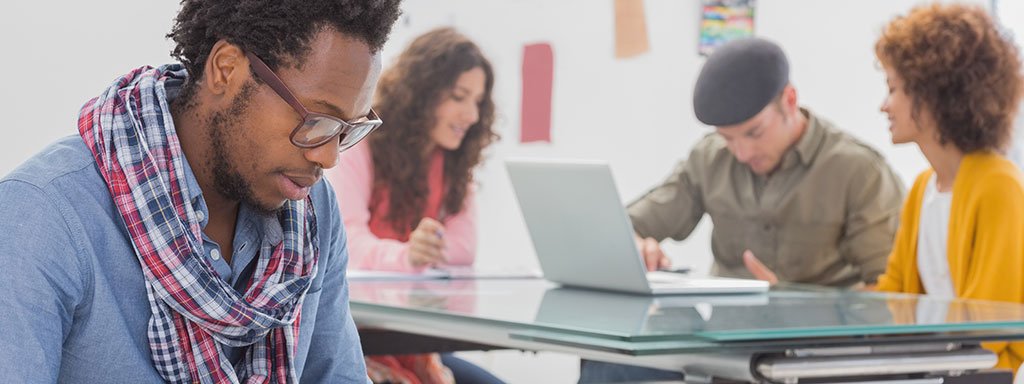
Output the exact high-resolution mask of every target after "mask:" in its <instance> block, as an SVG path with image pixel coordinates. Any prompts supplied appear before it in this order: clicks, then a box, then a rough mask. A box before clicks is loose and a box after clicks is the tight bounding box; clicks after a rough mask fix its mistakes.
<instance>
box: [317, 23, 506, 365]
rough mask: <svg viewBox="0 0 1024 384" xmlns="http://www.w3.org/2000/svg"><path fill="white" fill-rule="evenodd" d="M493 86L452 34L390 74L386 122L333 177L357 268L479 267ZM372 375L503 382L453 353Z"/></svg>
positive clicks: (375, 361) (383, 82) (469, 47)
mask: <svg viewBox="0 0 1024 384" xmlns="http://www.w3.org/2000/svg"><path fill="white" fill-rule="evenodd" d="M493 87H494V72H493V70H492V68H491V64H490V62H489V61H488V60H487V58H486V57H484V55H483V53H481V51H480V49H479V47H477V45H476V44H474V43H473V42H472V41H470V40H469V39H468V38H466V37H465V36H463V35H462V34H460V33H458V32H456V31H455V30H453V29H451V28H440V29H435V30H433V31H430V32H427V33H426V34H424V35H421V36H419V37H417V38H416V39H415V40H414V41H413V42H412V44H411V45H409V47H408V48H407V49H406V50H405V51H403V52H402V53H401V54H400V55H399V56H398V58H397V61H396V62H395V63H394V65H392V66H391V67H390V68H388V69H387V70H386V71H384V73H383V74H382V75H381V79H380V82H379V83H378V86H377V98H376V100H375V101H374V103H373V109H374V110H376V111H377V112H378V113H379V114H380V115H381V116H382V119H383V120H384V124H383V125H382V126H381V127H380V128H379V129H377V131H375V132H374V133H373V134H372V135H370V136H369V137H368V138H367V139H366V141H364V142H363V143H361V144H358V145H356V146H355V147H353V148H351V149H349V150H348V151H346V152H344V153H343V154H342V155H341V158H340V161H339V163H338V166H337V167H336V168H334V170H332V171H329V172H328V175H327V178H328V179H330V180H331V181H332V184H333V185H334V186H335V188H337V192H338V204H339V206H340V209H341V213H342V216H343V218H344V222H345V230H346V231H347V234H348V249H349V268H350V269H359V270H378V271H395V272H408V273H419V272H422V271H423V270H424V269H426V268H428V267H448V266H462V267H468V266H470V265H472V264H473V260H474V258H475V252H476V218H475V213H476V209H475V203H474V199H473V170H474V169H475V168H476V167H477V165H479V164H480V162H481V160H482V158H483V150H484V149H485V148H486V147H487V146H488V145H490V144H491V143H492V142H494V141H495V140H497V139H498V135H497V134H496V133H495V132H494V131H493V129H492V124H493V123H494V102H493V101H492V99H491V91H492V88H493ZM442 364H443V365H442ZM367 369H368V371H369V373H370V376H371V378H372V379H374V381H375V382H393V383H424V384H426V383H448V382H452V381H453V379H454V381H457V382H477V383H479V382H483V383H493V382H500V380H499V379H497V378H496V377H494V376H493V375H491V374H490V373H487V372H486V371H484V370H482V369H480V368H478V367H476V366H475V365H472V364H470V363H468V362H465V361H462V360H460V359H458V358H455V357H454V356H453V355H451V354H442V355H438V354H422V355H404V356H371V357H369V358H367Z"/></svg>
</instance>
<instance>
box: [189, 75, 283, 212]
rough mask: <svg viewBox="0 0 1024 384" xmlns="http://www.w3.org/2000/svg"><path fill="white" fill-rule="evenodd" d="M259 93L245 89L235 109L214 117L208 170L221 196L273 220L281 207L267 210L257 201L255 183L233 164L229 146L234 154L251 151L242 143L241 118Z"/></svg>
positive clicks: (251, 85)
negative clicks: (254, 96) (272, 217)
mask: <svg viewBox="0 0 1024 384" xmlns="http://www.w3.org/2000/svg"><path fill="white" fill-rule="evenodd" d="M255 90H256V84H255V83H253V82H248V83H246V84H245V85H243V86H242V89H241V91H240V92H239V93H238V96H236V97H235V99H234V100H232V101H231V106H230V107H229V108H228V109H226V110H221V111H216V112H214V113H213V114H212V115H210V119H209V123H208V124H209V127H210V129H209V130H208V131H207V132H209V134H208V139H209V141H210V146H211V148H210V149H211V156H210V159H209V160H208V167H209V168H210V170H211V171H212V172H213V187H214V188H215V189H216V190H217V192H218V193H220V194H221V196H224V197H225V198H227V199H229V200H234V201H237V202H239V203H241V204H244V205H248V206H249V207H250V208H251V209H252V210H253V211H254V212H256V213H257V214H259V215H263V216H273V215H276V214H277V213H278V212H279V211H280V209H281V206H277V207H272V206H267V205H266V204H264V203H262V202H260V201H259V200H257V199H256V193H255V191H254V190H253V187H252V183H251V182H250V181H249V180H248V179H246V178H245V176H243V175H242V173H241V172H240V171H239V170H238V164H235V163H232V162H231V159H229V157H231V156H230V155H231V154H229V153H228V146H229V145H230V146H231V148H232V149H233V150H234V151H235V152H234V153H233V154H237V153H239V152H241V151H243V150H247V149H248V148H244V147H242V146H241V143H240V142H239V141H240V140H238V139H240V138H241V137H242V135H243V134H244V133H243V132H242V130H243V129H244V127H242V126H241V124H240V121H241V118H240V116H242V115H243V114H244V113H245V112H246V111H247V110H248V107H249V102H250V101H251V99H252V94H253V92H254V91H255ZM231 139H234V140H231ZM253 161H255V160H253Z"/></svg>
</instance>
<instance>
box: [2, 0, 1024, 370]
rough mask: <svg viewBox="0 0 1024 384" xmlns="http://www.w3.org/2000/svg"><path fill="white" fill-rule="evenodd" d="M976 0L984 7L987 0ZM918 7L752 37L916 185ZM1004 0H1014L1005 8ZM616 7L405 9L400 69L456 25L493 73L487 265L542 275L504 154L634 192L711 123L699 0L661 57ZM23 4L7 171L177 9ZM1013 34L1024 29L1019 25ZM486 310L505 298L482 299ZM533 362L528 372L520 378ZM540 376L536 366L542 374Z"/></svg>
mask: <svg viewBox="0 0 1024 384" xmlns="http://www.w3.org/2000/svg"><path fill="white" fill-rule="evenodd" d="M975 2H978V3H981V4H984V5H987V3H988V2H987V1H983V0H976V1H975ZM917 3H919V1H918V0H859V1H837V0H831V1H821V0H761V1H758V8H757V13H756V26H755V29H756V34H758V35H760V36H763V37H767V38H770V39H774V40H776V41H777V42H779V43H780V44H781V45H782V46H783V48H784V49H785V50H786V52H787V53H788V55H789V58H790V62H791V68H792V80H793V83H794V84H795V86H796V87H797V89H798V91H799V97H800V99H801V102H802V103H803V104H805V105H807V106H809V107H811V108H812V109H813V110H815V111H816V112H818V113H819V114H821V115H823V116H826V117H827V118H829V119H831V120H833V121H834V122H836V123H838V125H839V126H840V127H843V128H845V129H847V130H849V131H850V132H851V133H852V134H854V135H856V136H858V137H860V138H862V139H863V140H865V141H867V142H868V143H870V144H872V145H874V146H875V147H876V148H877V149H879V150H880V151H881V152H882V153H883V154H884V155H885V156H886V157H887V158H888V159H889V161H890V162H891V164H892V165H893V167H894V168H895V169H896V171H897V172H898V173H899V174H900V175H901V176H902V177H903V178H904V180H905V181H907V182H908V183H909V181H910V179H911V178H912V177H913V176H914V175H915V174H916V173H917V172H919V171H920V170H922V169H924V168H925V167H926V163H925V161H924V159H923V158H922V157H921V156H920V155H919V153H918V151H917V149H916V148H914V147H910V146H903V147H894V146H892V145H891V144H890V143H889V141H888V140H889V134H888V132H887V129H886V121H885V119H884V117H883V116H882V114H881V113H879V112H878V107H879V105H880V104H881V101H882V97H883V96H884V93H885V86H884V79H883V76H882V73H881V71H880V70H879V69H878V67H877V64H876V63H875V59H874V55H873V44H874V41H875V39H876V38H877V36H878V32H879V31H880V29H881V28H882V26H883V25H884V24H885V23H886V22H887V21H888V20H889V19H890V18H891V17H892V16H894V15H896V14H899V13H903V12H905V11H906V10H908V9H909V8H910V7H911V6H912V5H914V4H917ZM1004 3H1012V2H1008V1H1004ZM612 4H613V3H612V1H610V0H605V1H594V0H558V1H549V0H406V3H405V9H406V16H405V17H403V19H402V20H401V21H400V22H399V24H398V25H397V26H396V28H395V31H394V33H393V35H392V39H391V42H390V43H389V44H388V45H387V46H386V48H385V53H384V54H385V63H389V62H390V61H391V58H393V57H394V56H395V55H396V54H397V53H398V52H399V51H400V50H401V49H402V48H404V47H405V46H406V45H407V44H408V42H410V41H411V39H412V38H413V37H415V36H416V35H417V34H419V33H422V32H424V31H426V30H428V29H431V28H433V27H436V26H439V25H453V26H455V27H457V28H459V29H460V30H462V31H463V32H465V33H466V34H467V35H469V36H471V37H473V38H474V39H475V40H476V41H477V42H478V43H479V44H480V45H481V46H482V47H483V49H484V50H485V52H486V53H487V54H488V55H489V57H490V58H491V60H492V61H493V62H494V64H495V70H496V72H497V84H496V93H495V97H496V99H497V102H498V107H499V115H500V116H499V119H498V127H497V128H498V131H499V132H500V133H501V134H502V135H503V136H504V139H503V140H502V141H501V142H499V143H498V144H497V145H496V146H495V147H494V148H493V149H492V150H491V151H490V154H489V161H488V162H487V163H486V164H485V166H484V167H483V168H482V169H481V170H480V172H479V174H478V178H479V180H480V183H481V184H482V189H481V193H480V195H479V202H478V203H479V204H480V223H481V225H480V253H479V264H480V265H481V266H484V267H487V268H495V267H504V266H535V265H536V261H535V258H534V255H533V248H532V246H531V245H530V241H529V237H528V235H527V233H526V229H525V227H524V225H523V224H522V220H521V218H520V214H519V211H518V208H517V206H516V202H515V199H514V196H513V195H512V192H511V186H510V184H509V181H508V178H507V175H506V173H505V171H504V168H503V166H502V162H501V159H502V158H504V157H508V156H545V157H572V158H601V159H607V160H609V161H610V162H611V164H612V168H613V171H614V172H615V175H616V178H617V183H618V185H619V189H620V192H621V194H622V196H623V198H624V199H627V200H628V199H632V198H634V197H636V196H638V195H639V194H641V193H643V191H645V190H646V189H647V188H649V187H650V186H652V185H654V184H656V183H657V182H659V181H660V180H661V179H662V178H663V177H665V176H666V175H667V174H668V172H669V171H670V170H671V168H672V166H673V164H674V163H675V162H676V161H677V160H678V159H680V158H682V157H684V156H685V155H686V153H687V152H688V149H689V148H690V146H691V145H692V144H693V143H694V142H695V141H696V140H697V139H698V138H699V137H701V136H702V135H703V134H705V133H707V132H709V130H708V128H706V127H703V126H701V125H700V124H699V123H698V122H697V121H696V119H695V118H694V117H693V113H692V108H691V100H690V95H691V89H692V85H693V82H694V80H695V77H696V75H697V73H698V71H699V69H700V66H701V65H702V62H703V59H702V58H700V57H699V56H698V55H697V54H696V50H697V23H698V20H699V6H698V3H697V2H696V1H680V0H648V1H646V12H647V23H648V33H649V36H650V45H651V51H650V52H648V53H646V54H644V55H641V56H639V57H635V58H631V59H625V60H616V59H614V57H613V52H614V41H613V30H612V26H613V14H612V10H613V6H612ZM60 6H61V7H63V9H61V10H60V11H56V10H55V9H54V8H55V5H54V4H52V3H48V2H14V3H10V4H6V5H5V6H4V11H3V12H2V13H0V49H2V52H3V56H2V60H0V74H3V76H5V79H4V81H3V83H2V84H3V86H2V87H0V113H2V114H0V116H3V117H4V120H3V121H4V124H3V128H2V136H0V174H5V173H7V172H9V171H10V170H11V169H13V168H14V167H16V166H17V165H18V164H19V163H20V162H22V161H23V160H24V159H25V158H27V157H28V156H30V155H31V154H32V153H35V152H36V151H38V150H39V149H41V148H42V147H43V146H44V145H45V144H46V143H48V142H50V141H52V140H54V139H56V138H58V137H61V136H64V135H68V134H73V133H75V127H76V126H75V117H76V115H77V111H78V108H79V106H80V105H81V104H82V103H83V102H85V101H86V100H87V99H88V98H91V97H93V96H95V95H96V94H98V93H99V92H100V91H101V90H102V89H103V88H104V87H105V86H106V85H107V84H108V83H109V82H110V81H111V80H113V79H114V77H116V76H118V75H120V74H123V73H125V72H126V71H128V70H130V69H131V68H133V67H136V66H139V65H143V64H150V65H157V64H161V63H164V62H167V61H168V60H170V57H169V55H168V53H167V52H168V51H169V49H170V44H169V43H168V42H167V41H166V40H165V39H164V37H163V36H164V35H165V34H166V33H167V32H168V31H169V29H170V25H171V20H172V18H173V17H174V15H175V13H176V10H177V4H176V2H172V1H145V2H138V1H128V0H107V1H102V2H66V3H61V5H60ZM1018 30H1020V31H1024V26H1019V27H1018ZM534 42H549V43H550V44H551V45H552V46H553V48H554V54H555V56H554V57H555V85H554V109H553V110H554V113H553V124H552V125H553V141H554V142H553V143H552V144H529V145H520V144H517V141H518V135H519V131H518V127H519V91H520V78H519V68H520V60H521V54H522V53H521V52H522V46H523V45H524V44H528V43H534ZM709 235H710V231H709V226H708V223H707V221H705V222H704V223H703V224H702V225H701V226H700V227H698V229H697V231H696V232H695V233H694V235H693V236H692V237H691V239H689V240H687V241H684V242H682V243H680V244H671V245H669V246H668V247H667V250H668V251H669V252H670V254H671V255H672V257H673V259H674V260H675V261H676V263H677V264H682V265H692V266H694V267H695V268H696V269H698V270H707V268H708V266H709V264H710V250H709V246H708V239H709ZM480 305H497V304H496V303H480ZM519 356H520V355H519V354H518V353H515V352H513V353H497V354H490V355H481V354H474V355H470V358H472V359H474V360H476V361H480V362H482V363H483V364H484V365H486V366H488V367H491V368H492V369H494V370H495V372H497V373H498V374H500V375H502V376H503V377H505V378H506V379H509V380H512V381H513V382H567V381H572V380H574V378H575V367H574V366H573V364H574V361H575V360H574V359H572V358H571V357H566V356H561V355H550V354H541V355H540V356H542V357H544V358H542V359H532V358H531V359H523V358H521V357H519ZM524 367H533V368H530V369H524ZM537 367H540V369H537Z"/></svg>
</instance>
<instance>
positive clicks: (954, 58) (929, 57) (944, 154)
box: [875, 4, 1024, 369]
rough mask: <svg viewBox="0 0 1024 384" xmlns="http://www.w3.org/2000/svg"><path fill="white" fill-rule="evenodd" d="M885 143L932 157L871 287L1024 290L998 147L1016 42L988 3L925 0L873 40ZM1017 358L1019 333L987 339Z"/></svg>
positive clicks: (1011, 177) (1014, 193) (984, 295)
mask: <svg viewBox="0 0 1024 384" xmlns="http://www.w3.org/2000/svg"><path fill="white" fill-rule="evenodd" d="M875 54H876V55H877V57H878V60H879V61H880V62H881V64H882V67H883V68H884V70H885V75H886V78H887V83H888V86H889V94H888V96H887V97H886V99H885V101H884V103H883V104H882V108H881V109H882V112H884V113H885V114H886V115H888V117H889V122H890V127H889V130H890V132H891V134H892V142H893V143H894V144H901V143H914V144H917V146H918V148H920V150H921V153H922V154H924V156H925V158H926V159H927V160H928V163H929V164H930V165H931V169H928V170H926V171H924V172H922V173H921V174H920V175H919V176H918V177H917V179H916V181H915V182H914V186H913V188H912V189H911V191H910V194H909V195H908V197H907V200H906V202H905V203H904V206H903V211H902V214H901V217H900V227H899V228H898V229H897V232H896V239H895V243H894V245H893V250H892V253H891V255H890V257H889V263H888V267H887V269H886V271H885V273H884V274H883V275H882V276H881V277H880V278H879V279H878V286H877V287H878V289H879V290H883V291H891V292H908V293H926V294H928V295H934V296H939V297H948V298H969V299H981V300H998V301H1009V302H1016V303H1022V302H1024V181H1022V175H1021V173H1020V171H1019V170H1018V168H1017V167H1016V166H1015V165H1014V164H1013V163H1011V162H1010V161H1009V160H1007V159H1006V158H1005V157H1004V155H1003V153H1004V150H1005V148H1006V146H1007V143H1008V141H1009V139H1010V135H1011V132H1012V122H1013V118H1014V116H1015V113H1016V108H1017V105H1018V101H1019V100H1020V97H1021V93H1022V87H1024V80H1022V78H1021V60H1020V56H1019V53H1018V50H1017V48H1016V46H1015V45H1014V44H1013V42H1012V41H1011V40H1010V39H1009V38H1008V37H1007V36H1006V35H1005V34H1004V33H1002V32H1001V31H1000V29H999V28H998V27H997V26H996V24H995V23H994V22H993V20H992V18H991V17H990V16H989V15H988V13H987V12H985V10H983V9H981V8H979V7H975V6H966V5H957V4H947V5H939V4H935V5H927V6H920V7H917V8H914V9H913V10H911V11H910V13H909V14H908V15H906V16H903V17H897V18H895V19H894V20H892V21H891V22H890V23H889V24H888V25H887V26H886V27H885V29H884V31H883V32H882V36H881V38H879V40H878V42H877V43H876V44H875ZM984 346H985V347H986V348H988V349H990V350H992V351H994V352H995V353H997V354H998V357H999V363H998V367H1001V368H1009V369H1015V368H1017V367H1018V366H1019V365H1020V364H1021V361H1022V359H1024V345H1020V343H1005V342H1002V343H986V344H984Z"/></svg>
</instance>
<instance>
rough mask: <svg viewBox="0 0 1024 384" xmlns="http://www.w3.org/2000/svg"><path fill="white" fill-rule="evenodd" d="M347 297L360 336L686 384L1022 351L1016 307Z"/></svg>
mask: <svg viewBox="0 0 1024 384" xmlns="http://www.w3.org/2000/svg"><path fill="white" fill-rule="evenodd" d="M350 289H351V291H350V296H351V302H352V313H353V317H354V318H355V320H356V322H357V324H359V325H360V326H361V327H372V328H380V329H386V330H391V331H397V332H404V333H409V334H416V335H431V336H436V337H441V338H445V339H452V340H462V341H466V342H472V343H479V344H484V345H494V346H498V347H505V348H518V349H528V350H550V351H561V352H568V353H574V354H577V355H580V356H581V357H585V358H591V359H597V360H603V361H613V362H620V363H627V364H636V365H643V366H649V367H655V368H662V369H674V370H682V371H684V372H685V373H686V376H687V380H691V378H694V379H693V380H699V379H700V378H708V379H710V378H716V377H719V378H728V379H733V380H742V381H749V382H795V381H797V380H803V381H800V382H805V381H806V380H817V379H824V378H835V377H859V376H863V377H875V376H879V375H889V376H891V377H896V376H899V377H903V378H906V379H907V380H911V379H913V380H918V379H921V378H922V377H926V376H928V374H929V373H935V372H942V373H946V374H948V373H954V374H957V373H962V372H972V371H976V370H980V369H985V368H990V367H992V366H993V365H994V364H995V362H996V359H995V355H994V354H992V353H991V352H989V351H987V350H985V349H981V348H979V344H980V343H981V342H984V341H993V340H1002V341H1008V340H1019V339H1024V306H1021V305H1016V304H1010V303H999V302H986V301H969V300H944V299H937V298H931V297H927V296H918V295H907V294H887V293H875V292H859V291H842V290H830V289H821V288H813V287H803V286H797V285H787V286H780V287H776V288H773V289H772V290H771V291H769V292H767V293H763V294H739V295H709V296H657V297H651V296H638V295H630V294H621V293H613V292H603V291H594V290H581V289H574V288H564V287H559V286H557V285H554V284H551V283H549V282H547V281H545V280H542V279H482V280H472V279H464V280H463V279H456V280H416V281H363V280H353V281H351V283H350ZM893 375H896V376H893ZM887 377H888V376H887ZM915 382H917V381H915ZM986 382H991V381H986Z"/></svg>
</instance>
